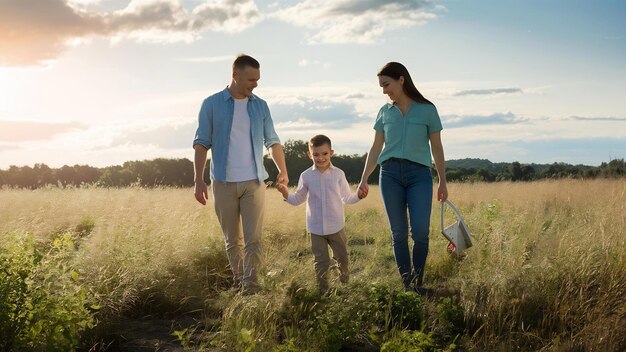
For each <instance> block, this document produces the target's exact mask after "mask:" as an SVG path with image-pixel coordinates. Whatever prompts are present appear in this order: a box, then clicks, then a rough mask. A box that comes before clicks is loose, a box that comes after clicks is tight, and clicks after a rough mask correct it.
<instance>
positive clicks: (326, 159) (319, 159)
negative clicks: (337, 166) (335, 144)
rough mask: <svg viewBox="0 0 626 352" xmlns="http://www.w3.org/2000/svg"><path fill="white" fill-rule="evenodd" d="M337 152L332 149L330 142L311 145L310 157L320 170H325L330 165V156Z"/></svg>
mask: <svg viewBox="0 0 626 352" xmlns="http://www.w3.org/2000/svg"><path fill="white" fill-rule="evenodd" d="M334 153H335V151H334V150H332V149H330V146H329V145H328V144H322V145H320V146H319V147H312V146H309V152H308V154H309V158H311V160H313V163H314V164H315V167H316V168H318V169H319V170H320V171H325V170H326V169H328V168H329V167H330V157H331V156H333V154H334Z"/></svg>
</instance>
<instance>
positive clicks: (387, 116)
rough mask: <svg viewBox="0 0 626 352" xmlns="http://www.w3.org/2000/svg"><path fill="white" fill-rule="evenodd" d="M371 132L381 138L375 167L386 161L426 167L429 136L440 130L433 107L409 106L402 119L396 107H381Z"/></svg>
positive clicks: (414, 103)
mask: <svg viewBox="0 0 626 352" xmlns="http://www.w3.org/2000/svg"><path fill="white" fill-rule="evenodd" d="M374 129H375V130H376V131H379V132H383V133H384V135H385V144H384V146H383V150H382V152H381V153H380V156H379V157H378V163H379V164H382V163H383V162H385V160H387V159H389V158H400V159H407V160H411V161H414V162H416V163H420V164H423V165H426V166H428V167H430V166H431V165H432V159H431V151H430V143H429V142H430V135H431V134H433V133H435V132H439V131H441V130H442V129H443V127H442V126H441V119H440V118H439V113H437V108H436V107H435V106H434V105H431V104H419V103H416V102H413V103H412V104H411V105H410V106H409V110H408V111H407V114H406V116H402V112H401V111H400V109H399V108H398V107H397V106H395V105H393V104H385V105H384V106H383V107H382V108H380V110H379V111H378V116H377V117H376V122H375V123H374Z"/></svg>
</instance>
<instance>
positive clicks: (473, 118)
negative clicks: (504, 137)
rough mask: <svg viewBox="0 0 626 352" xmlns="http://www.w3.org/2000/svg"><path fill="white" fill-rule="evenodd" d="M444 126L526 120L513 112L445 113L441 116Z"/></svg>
mask: <svg viewBox="0 0 626 352" xmlns="http://www.w3.org/2000/svg"><path fill="white" fill-rule="evenodd" d="M441 120H442V123H443V127H444V128H459V127H468V126H477V125H512V124H520V123H525V122H527V121H528V119H526V118H521V117H518V116H516V115H515V114H513V113H512V112H507V113H495V114H491V115H462V116H459V115H445V116H442V117H441Z"/></svg>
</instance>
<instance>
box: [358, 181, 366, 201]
mask: <svg viewBox="0 0 626 352" xmlns="http://www.w3.org/2000/svg"><path fill="white" fill-rule="evenodd" d="M368 193H369V187H368V186H367V182H363V181H361V183H359V190H358V193H357V195H358V196H359V199H363V198H365V197H367V194H368Z"/></svg>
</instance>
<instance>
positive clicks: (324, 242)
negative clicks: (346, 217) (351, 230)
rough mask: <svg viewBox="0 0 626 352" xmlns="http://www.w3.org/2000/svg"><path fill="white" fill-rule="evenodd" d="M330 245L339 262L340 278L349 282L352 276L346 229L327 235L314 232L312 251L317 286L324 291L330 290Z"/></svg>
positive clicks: (334, 256) (343, 281)
mask: <svg viewBox="0 0 626 352" xmlns="http://www.w3.org/2000/svg"><path fill="white" fill-rule="evenodd" d="M329 246H330V248H332V250H333V259H334V260H335V261H336V262H337V264H339V273H340V275H339V280H340V281H341V282H342V283H347V282H348V280H349V278H350V274H349V271H348V245H347V241H346V233H345V232H344V230H343V229H341V231H339V232H337V233H334V234H331V235H326V236H321V235H316V234H313V233H312V234H311V252H313V256H314V258H315V276H316V279H317V287H318V288H319V289H320V291H322V292H323V291H327V290H328V268H329V266H330V257H329V255H328V247H329Z"/></svg>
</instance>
